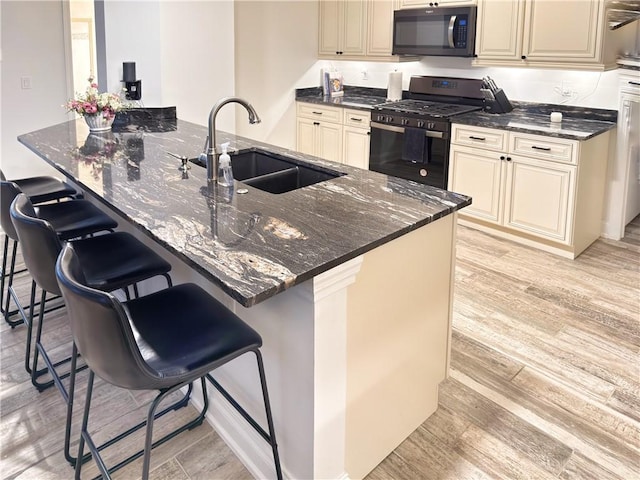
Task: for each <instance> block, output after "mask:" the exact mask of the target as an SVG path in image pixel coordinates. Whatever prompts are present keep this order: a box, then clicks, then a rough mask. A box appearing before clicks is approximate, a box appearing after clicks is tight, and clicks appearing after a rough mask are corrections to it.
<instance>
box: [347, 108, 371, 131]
mask: <svg viewBox="0 0 640 480" xmlns="http://www.w3.org/2000/svg"><path fill="white" fill-rule="evenodd" d="M370 121H371V113H370V112H363V111H362V110H350V109H348V108H345V109H344V121H343V124H344V125H348V126H350V127H356V128H366V129H368V128H369V122H370Z"/></svg>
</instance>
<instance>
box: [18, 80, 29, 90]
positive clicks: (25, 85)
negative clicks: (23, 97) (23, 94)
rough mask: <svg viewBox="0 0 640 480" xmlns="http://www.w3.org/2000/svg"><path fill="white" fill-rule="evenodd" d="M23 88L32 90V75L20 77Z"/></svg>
mask: <svg viewBox="0 0 640 480" xmlns="http://www.w3.org/2000/svg"><path fill="white" fill-rule="evenodd" d="M20 86H21V87H22V90H31V77H20Z"/></svg>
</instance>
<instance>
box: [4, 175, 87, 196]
mask: <svg viewBox="0 0 640 480" xmlns="http://www.w3.org/2000/svg"><path fill="white" fill-rule="evenodd" d="M0 180H1V181H3V182H6V181H9V182H12V183H15V184H16V185H17V186H18V188H19V189H20V191H21V192H22V193H24V194H25V195H26V196H27V197H29V200H31V202H32V203H34V204H35V203H44V202H51V201H53V200H60V199H63V198H81V197H82V193H81V192H79V191H78V190H76V189H75V188H74V187H72V186H71V185H69V184H68V183H67V182H64V181H62V180H59V179H57V178H55V177H51V176H43V175H41V176H36V177H26V178H17V179H12V180H7V178H6V177H5V175H4V173H3V172H2V170H0Z"/></svg>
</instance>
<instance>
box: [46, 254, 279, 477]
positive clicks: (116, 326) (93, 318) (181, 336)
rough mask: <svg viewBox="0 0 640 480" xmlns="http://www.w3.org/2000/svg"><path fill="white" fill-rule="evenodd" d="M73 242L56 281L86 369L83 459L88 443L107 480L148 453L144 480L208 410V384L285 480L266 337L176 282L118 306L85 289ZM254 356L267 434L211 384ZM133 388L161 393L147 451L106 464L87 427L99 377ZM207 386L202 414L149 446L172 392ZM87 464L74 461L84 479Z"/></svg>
mask: <svg viewBox="0 0 640 480" xmlns="http://www.w3.org/2000/svg"><path fill="white" fill-rule="evenodd" d="M82 270H83V268H82V264H81V262H80V259H79V256H78V255H77V253H76V252H75V244H74V243H68V244H67V245H65V247H64V248H63V250H62V253H61V254H60V256H59V257H58V262H57V264H56V276H57V278H58V283H59V285H60V290H61V292H62V296H63V298H64V300H65V302H66V304H67V305H68V307H69V323H70V326H71V331H72V333H73V338H74V343H75V345H76V347H77V348H78V350H79V352H80V353H81V355H82V357H83V358H84V360H85V362H86V363H87V365H88V367H89V384H88V386H87V394H86V400H85V409H84V414H83V420H82V427H81V436H80V446H79V453H78V457H79V458H81V456H82V455H83V451H84V446H85V442H86V444H87V445H88V447H89V450H90V452H91V455H92V457H93V458H94V460H95V461H96V463H97V465H98V468H99V469H100V472H101V474H102V477H103V478H111V477H110V473H112V472H113V471H115V470H116V469H117V468H120V467H121V466H123V465H125V464H127V463H129V462H130V461H132V460H134V459H135V458H138V457H140V456H142V455H143V467H142V479H143V480H146V479H148V477H149V468H150V455H151V449H152V448H153V447H155V446H156V445H159V444H161V443H164V442H165V441H166V440H168V439H169V438H171V437H173V436H175V435H177V434H179V433H180V432H182V431H184V430H186V429H190V428H193V427H194V426H196V425H199V424H201V423H202V421H203V420H204V416H205V414H206V411H207V408H208V394H207V386H206V381H205V380H206V379H209V380H210V381H211V383H212V384H213V386H214V387H215V388H216V389H218V390H219V391H220V392H221V393H222V395H223V396H224V397H225V398H226V399H227V400H228V401H229V402H230V403H231V405H232V406H233V407H234V408H236V410H237V411H238V412H239V413H240V414H241V415H242V416H243V418H245V419H246V420H247V421H248V422H249V424H250V425H251V426H252V427H253V428H254V429H255V430H256V431H257V432H258V433H259V434H260V435H261V436H262V437H263V438H264V439H265V440H266V441H267V442H268V443H269V444H270V445H271V447H272V452H273V457H274V464H275V473H276V477H277V478H278V479H281V478H282V471H281V467H280V460H279V455H278V449H277V443H276V439H275V433H274V428H273V418H272V415H271V407H270V404H269V395H268V393H267V386H266V379H265V374H264V366H263V363H262V355H261V353H260V350H259V348H260V347H261V346H262V338H261V337H260V335H259V334H258V333H257V332H256V331H255V330H253V329H252V328H251V327H250V326H249V325H247V324H246V323H245V322H244V321H242V320H241V319H240V318H239V317H238V316H236V315H235V314H234V313H233V312H231V311H230V310H229V309H228V308H226V307H225V306H224V305H223V304H221V303H220V302H219V301H218V300H216V299H215V298H213V297H212V296H211V295H209V294H208V293H206V292H205V291H204V290H203V289H202V288H200V287H199V286H197V285H194V284H182V285H177V286H174V287H171V288H168V289H165V290H161V291H159V292H155V293H152V294H149V295H147V296H144V297H141V298H137V299H133V300H130V301H127V302H121V301H119V300H118V299H117V298H116V297H114V296H113V295H112V294H109V293H107V292H103V291H100V290H96V289H92V288H91V287H89V286H87V284H86V280H85V279H84V278H83V275H82ZM247 352H253V353H254V354H255V356H256V359H257V362H258V373H259V376H260V384H261V388H262V394H263V400H264V406H265V412H266V417H267V424H268V430H269V433H267V432H266V431H265V430H264V429H262V427H260V425H259V424H258V423H257V422H256V421H255V420H254V419H253V418H251V417H250V416H249V414H248V413H247V412H246V411H245V410H244V409H243V408H242V407H241V406H240V405H239V404H238V403H237V402H236V401H235V400H233V398H232V397H231V395H229V393H228V392H227V391H226V390H224V389H223V388H222V387H221V386H220V384H219V383H218V382H217V381H215V380H214V379H213V377H212V376H211V374H210V372H211V371H212V370H214V369H216V368H218V367H220V366H222V365H224V364H226V363H228V362H230V361H231V360H233V359H235V358H237V357H239V356H241V355H243V354H245V353H247ZM95 375H98V376H99V377H100V378H102V379H103V380H104V381H106V382H108V383H111V384H112V385H116V386H118V387H122V388H126V389H130V390H156V389H157V390H159V393H158V395H157V396H156V398H155V400H154V401H153V402H152V403H151V405H150V407H149V412H148V415H147V423H146V427H147V429H146V438H145V445H144V450H141V451H140V452H137V453H135V454H133V455H131V456H130V457H129V458H127V459H126V460H124V461H122V462H120V463H119V464H118V465H117V466H116V467H114V468H112V469H109V468H107V467H106V465H105V464H104V462H103V460H102V458H101V456H100V452H99V449H98V448H96V447H95V445H94V442H93V440H92V437H91V434H90V433H89V430H88V421H89V412H90V409H91V397H92V389H93V380H94V376H95ZM198 379H199V380H200V381H201V384H202V392H203V401H204V406H203V409H202V411H201V413H200V415H199V416H198V417H197V418H195V419H194V420H192V421H191V422H189V423H187V424H186V425H183V426H182V427H180V428H178V429H177V430H175V431H173V432H171V433H170V434H168V435H167V436H165V437H163V438H161V439H158V440H157V441H156V442H152V434H153V420H154V418H155V417H156V413H155V410H156V408H157V407H158V405H159V404H160V403H161V402H162V400H163V399H164V398H166V397H167V396H168V395H170V394H171V393H173V392H175V391H176V390H178V389H180V388H182V387H183V386H186V385H188V384H191V383H192V382H194V381H196V380H198ZM81 469H82V462H76V478H80V472H81Z"/></svg>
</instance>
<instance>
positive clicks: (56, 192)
mask: <svg viewBox="0 0 640 480" xmlns="http://www.w3.org/2000/svg"><path fill="white" fill-rule="evenodd" d="M0 180H1V181H2V182H5V181H7V178H6V177H5V175H4V173H3V172H2V170H1V169H0ZM11 183H13V184H14V186H15V187H16V188H17V190H18V191H19V192H22V193H24V194H25V195H27V196H28V197H29V199H30V200H31V202H32V203H34V204H37V203H42V202H50V201H54V200H61V199H64V198H81V197H82V193H81V192H79V191H77V190H76V189H75V188H74V187H72V186H71V185H69V184H68V183H66V182H63V181H62V180H58V179H57V178H55V177H49V176H37V177H29V178H19V179H15V180H11ZM10 204H11V202H9V203H7V204H6V205H4V202H3V205H2V206H1V207H0V208H2V209H3V215H2V216H3V217H4V216H6V217H7V218H8V209H9V205H10ZM8 223H11V222H10V221H9V222H8ZM7 228H8V229H11V230H12V227H9V226H8V227H7ZM3 231H4V232H5V235H4V248H3V255H2V278H1V284H0V310H1V311H2V314H3V315H4V318H5V320H7V322H8V323H9V325H11V326H12V327H14V326H16V325H18V324H20V323H21V322H22V321H21V320H20V321H17V322H15V321H12V320H9V317H11V316H12V315H14V314H16V313H18V310H14V311H5V308H4V305H5V302H4V296H5V279H7V278H8V277H9V276H10V275H11V273H10V272H11V269H10V271H9V272H7V261H9V262H10V263H14V262H15V255H16V251H17V250H16V244H15V238H12V237H10V235H9V234H8V233H7V230H6V229H5V226H4V222H3ZM14 237H15V236H14ZM9 240H13V241H14V245H13V247H14V248H13V250H12V255H11V260H9V257H8V253H9ZM24 271H25V270H24V269H22V270H18V271H15V268H14V269H13V275H15V274H18V273H22V272H24ZM6 295H7V296H8V295H9V293H8V292H6ZM7 308H8V307H7Z"/></svg>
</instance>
